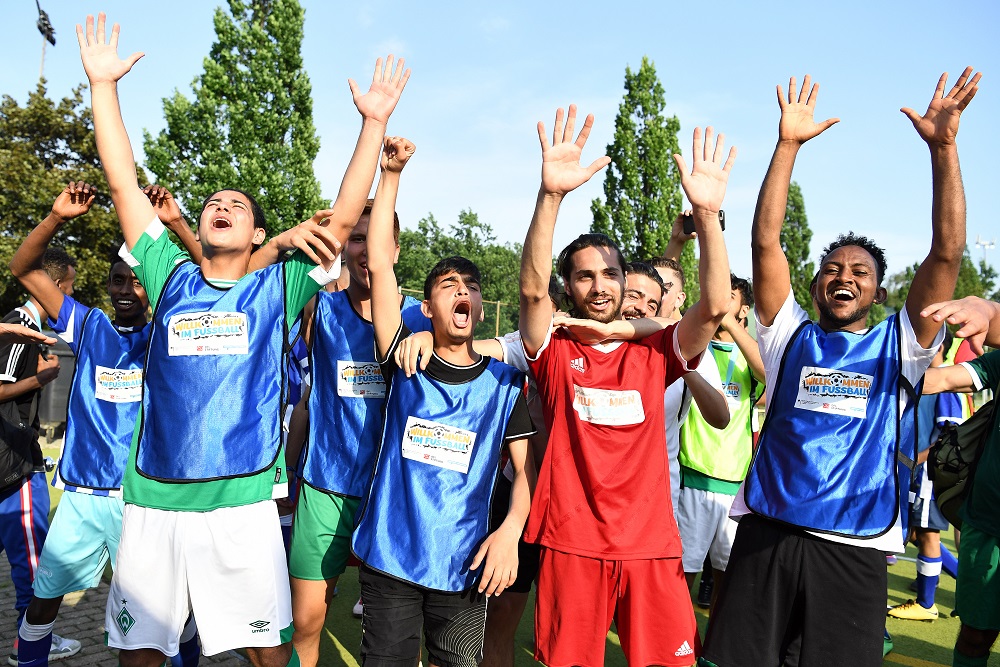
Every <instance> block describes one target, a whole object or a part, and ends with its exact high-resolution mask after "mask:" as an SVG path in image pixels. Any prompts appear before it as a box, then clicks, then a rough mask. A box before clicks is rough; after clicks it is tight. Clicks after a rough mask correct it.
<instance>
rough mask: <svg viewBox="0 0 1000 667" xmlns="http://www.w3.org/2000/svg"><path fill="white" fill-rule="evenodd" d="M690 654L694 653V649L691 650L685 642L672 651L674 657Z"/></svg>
mask: <svg viewBox="0 0 1000 667" xmlns="http://www.w3.org/2000/svg"><path fill="white" fill-rule="evenodd" d="M692 653H694V649H693V648H691V645H690V644H688V643H687V642H684V643H683V644H681V647H680V648H679V649H677V650H676V651H674V655H677V656H681V655H691V654H692Z"/></svg>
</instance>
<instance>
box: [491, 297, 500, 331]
mask: <svg viewBox="0 0 1000 667" xmlns="http://www.w3.org/2000/svg"><path fill="white" fill-rule="evenodd" d="M496 325H497V327H496V328H497V332H496V333H495V334H493V335H494V336H499V335H500V302H499V301H497V319H496Z"/></svg>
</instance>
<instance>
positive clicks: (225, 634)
mask: <svg viewBox="0 0 1000 667" xmlns="http://www.w3.org/2000/svg"><path fill="white" fill-rule="evenodd" d="M192 611H193V612H194V615H195V617H196V618H197V619H198V632H199V634H200V635H201V645H202V651H203V652H204V654H205V655H215V654H217V653H221V652H223V651H227V650H230V649H236V648H246V647H266V646H278V645H280V644H281V638H280V633H281V630H282V629H284V628H286V627H287V626H289V625H290V624H291V622H292V605H291V594H290V592H289V588H288V567H287V565H286V562H285V548H284V543H283V542H282V539H281V527H280V525H279V523H278V511H277V508H276V506H275V504H274V502H272V501H269V500H265V501H262V502H259V503H254V504H253V505H245V506H243V507H225V508H222V509H217V510H214V511H211V512H171V511H165V510H157V509H151V508H148V507H139V506H137V505H126V506H125V513H124V517H123V521H122V538H121V543H120V545H119V547H118V563H117V566H116V567H115V574H114V577H113V579H112V580H111V591H110V593H109V594H108V607H107V612H106V614H105V626H106V627H107V630H108V646H111V647H113V648H120V649H139V648H153V649H157V650H159V651H160V652H161V653H163V654H164V655H168V656H169V655H176V654H177V653H178V651H179V643H180V636H181V632H182V630H183V629H184V623H185V621H186V620H187V618H188V614H189V612H192Z"/></svg>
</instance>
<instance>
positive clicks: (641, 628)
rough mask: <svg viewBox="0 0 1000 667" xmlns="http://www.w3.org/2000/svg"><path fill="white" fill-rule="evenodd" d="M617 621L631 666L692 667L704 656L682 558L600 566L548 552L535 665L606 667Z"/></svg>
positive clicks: (541, 577) (541, 576)
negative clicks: (606, 654) (609, 639)
mask: <svg viewBox="0 0 1000 667" xmlns="http://www.w3.org/2000/svg"><path fill="white" fill-rule="evenodd" d="M612 620H614V621H615V623H616V625H617V627H618V638H619V639H620V641H621V645H622V650H623V651H624V652H625V659H626V660H627V661H628V664H630V665H665V666H666V667H674V666H677V667H687V666H689V665H693V664H694V663H695V661H696V660H697V658H698V656H699V655H701V642H700V641H699V639H698V624H697V622H696V621H695V618H694V608H693V607H692V606H691V594H690V592H689V590H688V586H687V582H686V581H685V579H684V567H683V565H682V564H681V559H680V558H657V559H650V560H599V559H596V558H587V557H585V556H574V555H572V554H566V553H561V552H559V551H554V550H552V549H548V548H546V547H542V553H541V559H540V561H539V567H538V591H537V593H536V597H535V660H538V661H539V662H541V663H543V664H545V665H548V667H567V666H569V665H580V666H581V667H602V666H603V665H604V648H605V640H606V638H607V634H608V630H609V629H610V628H611V621H612Z"/></svg>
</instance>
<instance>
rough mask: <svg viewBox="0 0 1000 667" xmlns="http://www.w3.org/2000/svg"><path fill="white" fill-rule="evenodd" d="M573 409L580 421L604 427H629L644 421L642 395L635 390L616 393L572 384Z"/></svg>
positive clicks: (610, 390) (644, 413)
mask: <svg viewBox="0 0 1000 667" xmlns="http://www.w3.org/2000/svg"><path fill="white" fill-rule="evenodd" d="M573 409H574V410H576V412H577V414H578V415H579V416H580V420H581V421H585V422H590V423H591V424H602V425H604V426H630V425H632V424H641V423H642V422H643V420H645V419H646V412H645V410H643V408H642V395H641V394H640V393H639V392H638V391H636V390H635V389H628V390H625V391H616V390H612V389H592V388H590V387H580V386H578V385H576V384H574V385H573Z"/></svg>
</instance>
